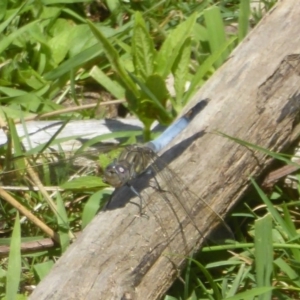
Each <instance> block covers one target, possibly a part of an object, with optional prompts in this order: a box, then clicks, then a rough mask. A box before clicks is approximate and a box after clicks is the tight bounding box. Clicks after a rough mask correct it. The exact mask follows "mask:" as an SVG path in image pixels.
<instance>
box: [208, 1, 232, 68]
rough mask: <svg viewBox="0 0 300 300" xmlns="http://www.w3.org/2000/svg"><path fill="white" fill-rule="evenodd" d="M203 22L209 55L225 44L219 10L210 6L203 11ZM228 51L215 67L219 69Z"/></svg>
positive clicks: (223, 28)
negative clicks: (205, 28)
mask: <svg viewBox="0 0 300 300" xmlns="http://www.w3.org/2000/svg"><path fill="white" fill-rule="evenodd" d="M203 15H204V20H205V24H206V27H207V31H208V41H209V45H210V49H211V53H214V52H216V51H219V49H220V47H222V45H224V44H225V43H226V33H225V26H224V23H223V19H222V16H221V12H220V8H219V7H217V6H211V7H209V8H208V9H206V10H204V13H203ZM229 53H230V51H229V50H228V51H225V52H224V53H223V54H222V57H221V58H219V59H218V60H217V61H216V63H215V65H216V67H219V66H221V65H222V63H223V61H225V59H226V58H227V56H228V55H229Z"/></svg>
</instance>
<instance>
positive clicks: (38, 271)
mask: <svg viewBox="0 0 300 300" xmlns="http://www.w3.org/2000/svg"><path fill="white" fill-rule="evenodd" d="M53 266H54V262H53V261H51V260H48V261H46V262H43V263H39V264H35V265H34V266H33V271H34V274H35V277H36V279H37V281H38V282H39V281H41V280H42V279H43V278H45V277H46V275H47V274H48V273H49V272H50V271H51V269H52V267H53Z"/></svg>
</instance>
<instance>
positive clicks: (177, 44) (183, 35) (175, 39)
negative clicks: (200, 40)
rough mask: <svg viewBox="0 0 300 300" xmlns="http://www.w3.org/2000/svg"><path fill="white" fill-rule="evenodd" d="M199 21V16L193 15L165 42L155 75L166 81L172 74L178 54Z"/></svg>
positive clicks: (159, 54)
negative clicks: (197, 20)
mask: <svg viewBox="0 0 300 300" xmlns="http://www.w3.org/2000/svg"><path fill="white" fill-rule="evenodd" d="M196 19H197V14H196V13H194V14H192V15H191V16H190V17H189V18H188V19H187V20H186V21H184V22H182V23H181V24H180V25H178V26H177V27H176V28H175V29H174V30H173V31H172V32H171V33H170V34H169V35H168V37H167V39H166V40H165V41H164V43H163V45H162V47H161V48H160V51H159V52H158V54H157V58H156V66H155V73H158V74H159V75H161V76H162V78H163V79H165V78H166V77H167V76H168V75H169V74H170V72H171V68H172V66H173V64H174V62H175V60H176V58H177V56H178V53H179V51H180V49H181V47H182V45H183V44H184V43H185V40H186V39H188V38H189V37H190V36H191V34H192V32H193V27H194V25H195V22H196Z"/></svg>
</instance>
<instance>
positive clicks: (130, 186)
mask: <svg viewBox="0 0 300 300" xmlns="http://www.w3.org/2000/svg"><path fill="white" fill-rule="evenodd" d="M127 185H128V186H129V188H130V189H131V191H132V192H133V193H134V194H135V195H137V196H138V197H139V199H140V204H137V205H138V207H139V210H140V213H139V214H140V216H141V217H148V216H147V214H146V213H144V212H143V198H142V196H141V195H140V193H139V192H138V191H137V190H136V189H135V188H134V187H133V185H131V184H129V183H127Z"/></svg>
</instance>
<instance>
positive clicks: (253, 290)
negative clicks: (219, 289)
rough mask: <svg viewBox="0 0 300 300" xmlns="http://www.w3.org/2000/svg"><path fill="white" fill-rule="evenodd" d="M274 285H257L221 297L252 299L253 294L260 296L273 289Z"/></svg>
mask: <svg viewBox="0 0 300 300" xmlns="http://www.w3.org/2000/svg"><path fill="white" fill-rule="evenodd" d="M274 289H275V288H274V287H258V288H251V289H250V290H247V291H245V292H242V293H238V294H236V295H235V296H232V297H228V298H223V299H224V300H241V299H243V300H253V299H254V297H255V296H260V295H263V294H265V293H269V292H271V291H272V290H274Z"/></svg>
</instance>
